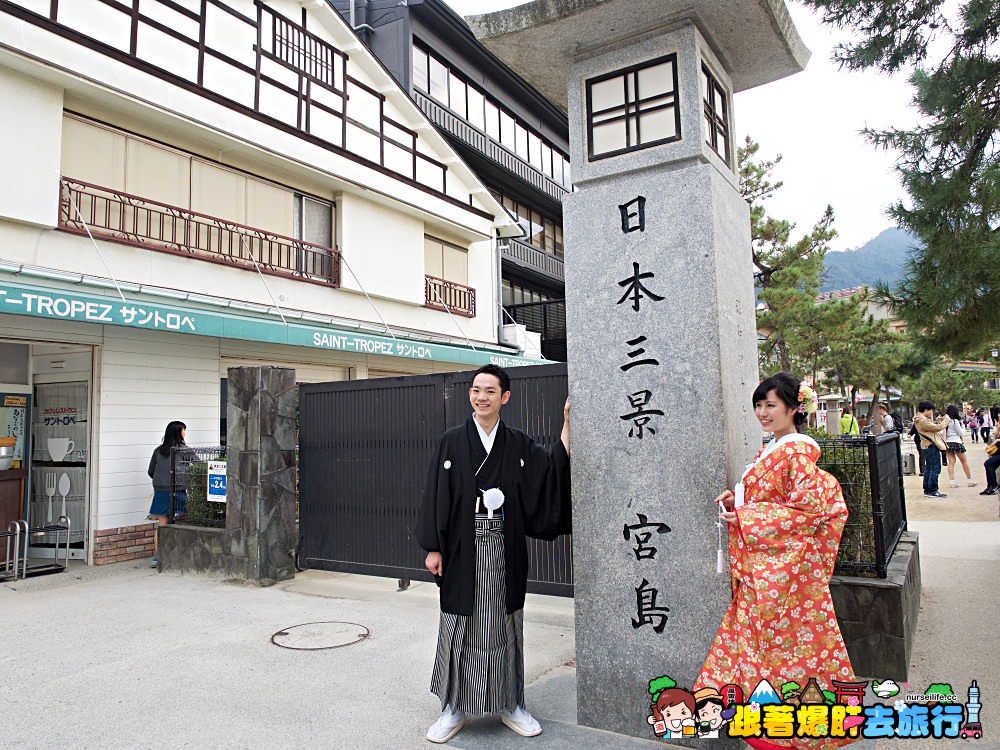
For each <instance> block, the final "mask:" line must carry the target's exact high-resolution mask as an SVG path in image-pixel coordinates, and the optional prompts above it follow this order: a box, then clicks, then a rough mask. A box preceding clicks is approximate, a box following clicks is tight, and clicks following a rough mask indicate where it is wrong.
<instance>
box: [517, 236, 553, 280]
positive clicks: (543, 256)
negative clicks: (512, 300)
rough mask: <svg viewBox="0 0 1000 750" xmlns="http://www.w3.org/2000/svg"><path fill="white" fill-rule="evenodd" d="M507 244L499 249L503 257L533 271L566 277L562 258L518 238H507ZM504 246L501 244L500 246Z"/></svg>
mask: <svg viewBox="0 0 1000 750" xmlns="http://www.w3.org/2000/svg"><path fill="white" fill-rule="evenodd" d="M507 242H508V246H507V247H506V248H504V249H503V250H502V251H501V254H502V256H503V257H504V258H508V259H510V260H513V261H516V262H517V263H519V264H521V265H523V266H527V267H528V268H531V269H533V270H535V271H541V272H542V273H545V274H547V275H549V276H552V277H554V278H557V279H559V280H560V281H561V280H562V279H564V278H565V277H566V271H565V269H564V264H563V259H562V258H557V257H556V256H554V255H549V254H548V253H547V252H545V251H544V250H539V249H538V248H537V247H533V246H532V245H529V244H528V243H526V242H521V241H520V240H513V239H512V240H507ZM503 247H504V246H503V245H501V248H503Z"/></svg>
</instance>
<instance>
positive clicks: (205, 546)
mask: <svg viewBox="0 0 1000 750" xmlns="http://www.w3.org/2000/svg"><path fill="white" fill-rule="evenodd" d="M242 535H243V530H242V529H215V528H211V527H205V526H184V525H183V524H167V525H166V526H161V527H160V550H159V552H158V553H157V559H158V561H159V562H158V565H157V570H158V571H159V572H161V573H164V572H171V573H200V574H205V575H214V576H220V577H223V578H243V579H246V580H259V576H258V575H257V572H256V570H255V568H256V565H255V562H254V560H251V559H249V558H247V557H243V556H240V555H234V554H233V553H232V548H233V547H234V545H235V546H239V543H238V540H239V538H241V537H242Z"/></svg>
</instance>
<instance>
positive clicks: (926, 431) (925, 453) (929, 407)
mask: <svg viewBox="0 0 1000 750" xmlns="http://www.w3.org/2000/svg"><path fill="white" fill-rule="evenodd" d="M948 421H949V419H948V415H947V414H942V415H941V416H940V417H938V418H937V419H934V402H933V401H921V402H920V403H919V404H917V415H916V416H915V417H914V418H913V426H914V428H915V429H916V430H917V432H918V433H919V435H920V444H921V445H922V446H923V448H921V449H920V455H921V456H922V457H923V459H924V497H936V498H945V497H948V496H947V495H945V494H944V493H943V492H941V491H940V489H939V488H938V476H939V475H940V474H941V453H943V452H944V451H947V450H948V446H947V444H946V443H945V441H944V431H945V430H946V429H947V428H948Z"/></svg>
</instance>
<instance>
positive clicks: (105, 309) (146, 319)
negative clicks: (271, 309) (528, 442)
mask: <svg viewBox="0 0 1000 750" xmlns="http://www.w3.org/2000/svg"><path fill="white" fill-rule="evenodd" d="M164 291H166V290H164ZM125 296H126V302H122V300H121V298H120V297H118V296H109V295H108V294H101V293H99V292H97V291H95V292H93V293H90V292H87V291H83V290H81V291H76V290H73V291H68V290H66V289H62V288H54V287H46V286H40V285H32V284H24V283H21V282H20V281H19V280H18V281H15V282H11V281H8V280H0V313H7V314H10V315H28V316H31V317H36V318H51V319H55V320H66V321H75V322H79V323H91V324H98V325H113V326H125V327H128V328H141V329H145V330H151V331H171V332H174V333H187V334H191V335H194V336H215V337H218V338H226V339H238V340H240V341H261V342H267V343H272V344H287V345H288V346H303V347H307V348H310V349H330V350H335V351H344V352H352V353H355V354H371V355H376V356H383V357H404V358H407V359H420V360H425V361H432V362H453V363H458V364H468V365H475V366H478V365H482V364H487V363H490V362H492V363H494V364H497V365H499V366H501V367H518V366H523V365H537V364H546V363H548V360H545V359H534V358H530V357H522V356H517V355H515V354H512V353H510V352H509V351H504V350H502V349H499V348H494V347H491V346H488V345H484V346H482V347H476V348H473V347H471V346H468V345H466V346H458V345H454V344H444V343H439V342H434V341H430V340H428V339H429V338H431V336H430V335H428V337H427V339H422V338H420V337H419V336H418V335H414V334H412V333H409V334H407V335H406V337H403V336H401V335H400V334H399V332H394V333H396V334H397V337H396V339H393V338H392V337H391V336H388V335H385V336H383V335H378V334H373V333H366V332H360V331H357V330H348V329H346V328H340V327H337V326H334V325H324V324H322V323H315V324H311V323H308V322H301V318H302V317H303V316H305V315H308V314H307V313H299V314H298V315H299V321H300V322H293V321H292V320H288V322H287V323H283V322H282V321H281V320H279V319H276V318H275V317H273V316H270V315H267V314H266V310H267V308H266V307H264V306H262V305H251V304H248V303H240V302H235V301H231V300H222V299H219V300H218V301H217V303H216V302H214V301H213V300H214V298H210V297H205V296H202V295H193V296H195V297H198V298H199V300H202V301H203V304H202V305H198V304H191V303H190V302H187V303H186V304H183V305H182V304H165V303H162V302H160V301H159V300H156V299H154V298H152V295H146V294H142V293H134V292H125ZM185 296H187V297H189V298H190V297H191V296H192V295H185ZM213 304H217V305H219V307H218V309H211V308H212V305H213ZM223 304H224V305H225V309H223V308H222V307H221V305H223ZM234 307H236V308H237V310H234V309H233V308H234ZM240 307H243V308H246V311H245V312H240V311H239V310H238V308H240ZM256 309H260V310H262V311H264V312H261V313H257V312H251V311H253V310H256ZM285 316H286V318H287V317H289V316H290V314H289V312H288V311H286V312H285Z"/></svg>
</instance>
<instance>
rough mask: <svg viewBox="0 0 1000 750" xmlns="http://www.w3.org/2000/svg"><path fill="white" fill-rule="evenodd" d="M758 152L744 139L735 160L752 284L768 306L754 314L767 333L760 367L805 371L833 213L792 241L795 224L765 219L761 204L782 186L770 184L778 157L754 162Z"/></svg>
mask: <svg viewBox="0 0 1000 750" xmlns="http://www.w3.org/2000/svg"><path fill="white" fill-rule="evenodd" d="M759 151H760V145H759V144H757V143H755V142H754V141H753V140H752V139H751V138H749V137H747V139H746V141H745V143H744V145H743V146H741V147H740V148H739V149H738V152H737V159H738V166H739V173H740V192H741V193H742V194H743V197H744V198H746V200H747V202H748V203H749V204H750V238H751V247H752V252H753V263H754V285H755V286H756V287H757V290H758V296H759V298H760V300H761V301H763V302H764V303H765V304H766V305H767V309H766V310H764V311H761V312H760V313H758V315H757V327H758V328H759V329H762V330H765V331H767V332H768V337H767V340H766V341H764V342H762V343H761V351H760V355H761V357H760V358H761V366H762V369H763V370H765V372H767V373H770V372H772V371H773V372H776V371H778V370H792V369H796V368H797V369H801V370H803V371H805V370H808V369H809V366H810V365H811V364H812V363H811V360H810V358H809V357H810V355H809V353H808V350H809V347H810V344H811V343H813V341H812V340H813V339H814V338H815V337H814V336H813V333H814V332H815V330H816V326H817V321H818V319H819V318H821V317H822V316H823V313H824V311H823V310H820V309H817V307H816V295H817V294H818V293H819V283H820V274H821V273H822V271H823V256H824V254H825V253H826V251H827V248H828V246H829V242H830V240H832V239H833V238H834V237H836V236H837V232H836V230H835V229H834V228H833V209H832V208H831V207H829V206H827V209H826V211H825V212H824V213H823V215H822V216H821V217H820V219H819V220H818V221H817V222H816V224H815V225H814V226H813V228H812V231H811V232H810V233H808V234H806V235H803V236H802V237H801V238H799V239H798V240H796V241H794V242H793V241H792V240H791V235H792V230H793V229H794V228H795V225H794V224H792V223H790V222H788V221H785V220H782V219H776V218H774V217H773V216H768V215H767V212H766V210H765V208H764V201H766V200H767V199H768V198H770V197H771V196H772V195H773V194H774V192H775V191H776V190H778V189H779V188H780V187H781V186H782V183H781V182H780V181H779V182H772V174H773V171H774V168H775V166H776V165H777V164H778V163H779V162H780V161H781V156H780V155H779V156H777V157H775V159H773V160H771V161H765V160H761V161H756V157H757V153H758V152H759ZM803 364H804V365H805V366H803Z"/></svg>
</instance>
